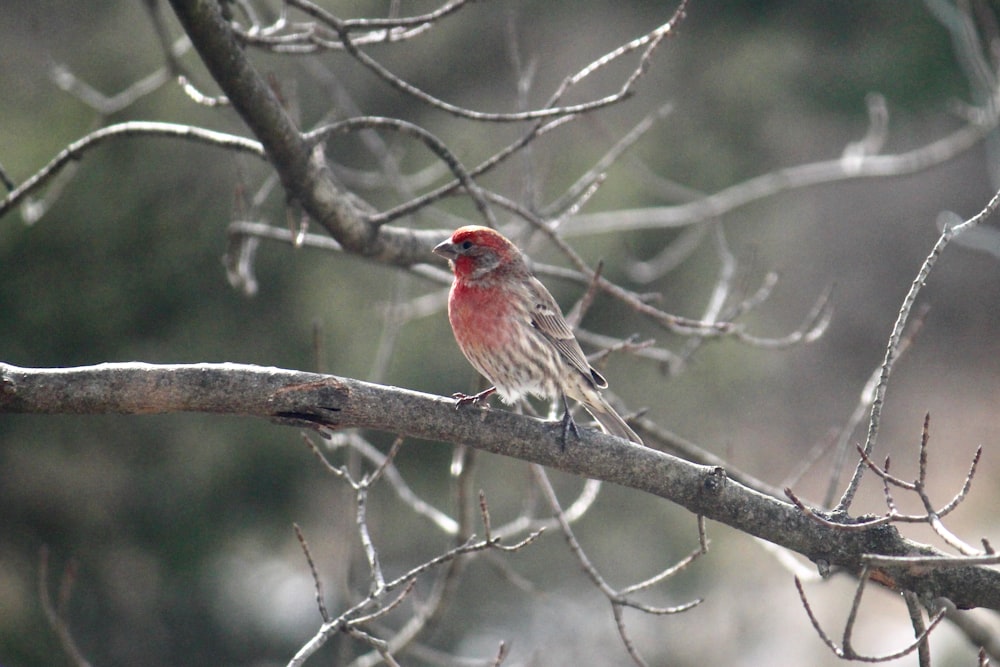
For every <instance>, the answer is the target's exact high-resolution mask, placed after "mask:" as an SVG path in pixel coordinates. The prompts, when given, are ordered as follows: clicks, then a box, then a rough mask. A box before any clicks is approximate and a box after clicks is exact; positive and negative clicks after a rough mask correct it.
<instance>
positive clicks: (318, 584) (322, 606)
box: [292, 523, 330, 623]
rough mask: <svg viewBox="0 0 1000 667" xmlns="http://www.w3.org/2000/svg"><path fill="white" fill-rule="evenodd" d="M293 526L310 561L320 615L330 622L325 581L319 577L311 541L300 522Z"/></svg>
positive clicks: (303, 551)
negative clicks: (324, 597) (311, 551)
mask: <svg viewBox="0 0 1000 667" xmlns="http://www.w3.org/2000/svg"><path fill="white" fill-rule="evenodd" d="M292 528H293V529H294V530H295V537H296V539H298V541H299V546H301V547H302V553H303V554H304V555H305V557H306V562H307V563H309V572H310V574H312V578H313V586H314V587H315V589H316V606H317V607H319V615H320V616H321V617H322V618H323V622H324V623H329V622H330V612H329V611H327V609H326V601H325V600H324V599H323V582H322V581H321V580H320V578H319V572H318V571H317V570H316V562H315V561H313V557H312V553H310V551H309V543H308V542H306V536H305V535H303V534H302V529H301V528H300V527H299V524H297V523H293V524H292Z"/></svg>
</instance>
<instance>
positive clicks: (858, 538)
mask: <svg viewBox="0 0 1000 667" xmlns="http://www.w3.org/2000/svg"><path fill="white" fill-rule="evenodd" d="M169 412H209V413H219V414H237V415H250V416H256V417H264V418H269V419H272V420H275V421H278V422H281V423H287V424H292V425H299V426H303V425H308V426H313V427H320V426H328V427H330V428H349V427H357V428H371V429H377V430H381V431H388V432H391V433H397V434H399V435H403V436H408V437H414V438H422V439H427V440H440V441H445V442H454V443H462V444H465V445H469V446H471V447H475V448H478V449H482V450H484V451H488V452H493V453H495V454H502V455H504V456H510V457H514V458H517V459H521V460H524V461H529V462H532V463H537V464H541V465H545V466H549V467H551V468H556V469H559V470H563V471H566V472H569V473H573V474H576V475H581V476H584V477H591V478H594V479H601V480H604V481H608V482H613V483H615V484H620V485H622V486H626V487H630V488H634V489H637V490H640V491H646V492H648V493H652V494H654V495H657V496H660V497H661V498H665V499H667V500H670V501H672V502H675V503H677V504H679V505H682V506H683V507H685V508H687V509H689V510H690V511H692V512H694V513H696V514H700V515H703V516H705V517H707V518H709V519H713V520H715V521H719V522H720V523H724V524H726V525H729V526H732V527H734V528H736V529H738V530H741V531H743V532H746V533H748V534H751V535H754V536H757V537H760V538H762V539H765V540H768V541H769V542H773V543H775V544H779V545H781V546H784V547H787V548H789V549H791V550H793V551H796V552H798V553H801V554H803V555H805V556H807V557H808V558H810V559H811V560H813V561H814V562H816V563H819V564H821V565H822V566H823V567H824V568H826V567H839V568H843V569H845V570H847V571H849V572H852V573H854V574H859V573H860V572H861V571H862V570H863V569H864V567H865V558H864V557H865V556H866V555H870V554H877V555H882V556H934V555H944V554H941V553H940V552H938V551H936V550H934V549H931V548H929V547H926V546H924V545H921V544H918V543H915V542H912V541H910V540H907V539H904V538H903V537H902V536H900V535H899V533H898V532H897V531H896V529H895V528H894V527H892V526H889V525H880V526H876V527H873V528H871V529H866V530H838V529H837V527H836V526H831V525H828V524H823V523H820V522H817V521H815V520H813V519H811V518H809V517H808V516H806V515H805V514H804V513H802V512H801V511H800V510H799V509H797V508H796V507H795V506H793V505H792V504H789V503H787V502H785V501H783V500H780V499H777V498H774V497H772V496H768V495H765V494H762V493H760V492H758V491H754V490H753V489H750V488H748V487H747V486H744V485H743V484H740V483H739V482H737V481H735V480H732V479H729V478H728V477H727V475H726V472H725V470H724V469H722V468H721V467H713V466H703V465H696V464H693V463H690V462H688V461H684V460H682V459H679V458H676V457H673V456H670V455H668V454H665V453H663V452H659V451H656V450H653V449H649V448H645V447H637V446H634V445H631V444H629V443H627V442H625V441H623V440H620V439H617V438H613V437H610V436H607V435H604V434H602V433H598V432H596V431H591V430H587V429H584V430H581V440H580V443H579V444H578V445H576V446H571V447H570V449H569V451H567V452H563V451H562V449H561V447H560V435H561V427H560V425H559V424H558V423H547V422H543V421H540V420H538V419H533V418H531V417H526V416H523V415H517V414H514V413H511V412H507V411H504V410H498V409H477V408H468V407H467V408H463V409H461V410H456V409H455V404H454V401H452V400H451V399H447V398H443V397H440V396H432V395H429V394H423V393H419V392H414V391H408V390H405V389H398V388H395V387H386V386H381V385H376V384H371V383H368V382H362V381H359V380H353V379H350V378H342V377H335V376H330V375H319V374H315V373H304V372H299V371H292V370H283V369H279V368H264V367H259V366H248V365H240V364H193V365H173V366H161V365H150V364H142V363H126V364H101V365H98V366H89V367H81V368H65V369H29V368H19V367H16V366H11V365H7V364H0V413H7V414H11V413H23V414H28V413H32V414H107V413H118V414H155V413H169ZM869 568H870V576H871V578H872V580H873V581H877V582H878V583H880V584H883V585H885V586H888V587H890V588H893V589H896V590H909V591H913V592H915V593H917V594H918V595H920V596H921V597H922V598H923V599H934V598H941V597H943V598H947V599H949V600H951V601H952V602H953V603H954V604H955V605H956V606H957V607H959V608H972V607H988V608H991V609H996V610H1000V573H998V572H995V571H993V570H990V569H988V568H984V567H977V566H971V565H954V564H952V565H949V566H947V567H940V568H932V567H928V566H926V564H920V565H915V566H912V567H911V566H908V565H906V564H900V565H891V564H885V565H879V566H873V565H870V564H869Z"/></svg>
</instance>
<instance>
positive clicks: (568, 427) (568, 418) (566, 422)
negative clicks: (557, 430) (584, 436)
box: [559, 407, 580, 452]
mask: <svg viewBox="0 0 1000 667" xmlns="http://www.w3.org/2000/svg"><path fill="white" fill-rule="evenodd" d="M561 423H562V437H561V438H560V440H559V449H561V450H562V451H564V452H565V451H566V442H567V440H566V437H567V435H569V433H570V432H572V433H573V437H574V438H576V440H577V442H579V441H580V430H579V429H577V427H576V422H575V421H574V420H573V415H571V414H570V413H569V407H567V408H566V411H565V412H563V416H562V420H561Z"/></svg>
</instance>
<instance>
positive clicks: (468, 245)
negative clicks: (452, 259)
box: [462, 241, 472, 250]
mask: <svg viewBox="0 0 1000 667" xmlns="http://www.w3.org/2000/svg"><path fill="white" fill-rule="evenodd" d="M471 247H472V241H464V242H463V243H462V250H468V249H469V248H471Z"/></svg>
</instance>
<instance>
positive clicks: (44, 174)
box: [0, 121, 265, 222]
mask: <svg viewBox="0 0 1000 667" xmlns="http://www.w3.org/2000/svg"><path fill="white" fill-rule="evenodd" d="M120 137H128V138H135V137H140V138H145V137H166V138H171V139H185V140H189V141H195V142H199V143H203V144H208V145H210V146H215V147H216V148H223V149H226V150H234V151H240V152H244V153H249V154H251V155H253V156H255V157H259V158H264V157H265V155H264V149H263V147H262V146H261V143H260V142H259V141H254V140H252V139H246V138H244V137H239V136H236V135H233V134H225V133H223V132H215V131H213V130H206V129H204V128H200V127H194V126H192V125H178V124H176V123H157V122H152V121H129V122H126V123H117V124H115V125H109V126H107V127H102V128H101V129H99V130H95V131H94V132H91V133H89V134H87V135H86V136H84V137H81V138H80V139H77V140H76V141H74V142H73V143H71V144H70V145H69V146H67V147H66V148H64V149H63V150H61V151H59V153H58V155H56V156H55V157H54V158H53V159H52V160H51V161H50V162H49V163H48V164H47V165H45V166H44V167H42V168H41V169H40V170H39V171H37V172H35V173H34V174H33V175H32V176H31V177H30V178H28V180H26V181H24V182H23V183H21V184H20V185H19V186H17V187H16V188H14V189H13V190H12V191H11V192H10V193H9V194H8V195H7V196H6V197H5V198H4V199H3V200H2V201H0V217H2V216H3V215H5V214H6V213H8V212H9V211H10V210H11V209H12V208H13V207H14V206H17V205H18V204H19V203H21V201H22V200H23V199H24V198H25V197H27V196H28V195H30V194H32V193H33V192H35V191H36V190H37V189H39V188H40V187H42V186H43V185H44V184H45V183H46V182H48V181H49V180H50V179H51V178H52V177H53V176H54V175H55V174H57V173H58V172H59V171H60V170H61V169H62V168H63V167H65V166H66V165H67V164H69V163H71V162H74V161H76V160H79V159H81V158H82V157H83V156H84V154H85V153H86V152H87V151H89V150H90V149H92V148H95V147H97V146H99V145H100V144H102V143H104V142H105V141H108V140H109V139H117V138H120ZM28 222H34V220H33V219H29V220H28Z"/></svg>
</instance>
